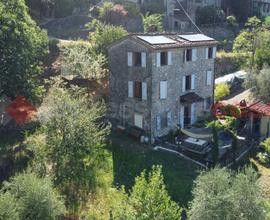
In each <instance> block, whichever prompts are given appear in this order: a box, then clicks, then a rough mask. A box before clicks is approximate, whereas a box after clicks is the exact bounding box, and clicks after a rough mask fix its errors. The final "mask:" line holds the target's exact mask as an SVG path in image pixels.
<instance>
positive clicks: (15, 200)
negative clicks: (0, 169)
mask: <svg viewBox="0 0 270 220" xmlns="http://www.w3.org/2000/svg"><path fill="white" fill-rule="evenodd" d="M3 199H5V200H3ZM11 203H12V204H11ZM3 205H4V206H3ZM4 208H6V209H4ZM0 212H1V213H0V216H5V215H9V216H7V218H1V219H8V218H10V219H22V220H23V219H29V220H36V219H44V220H54V219H58V218H59V217H61V216H63V215H64V213H65V206H64V203H63V200H62V198H61V197H60V196H59V194H58V193H57V192H56V191H55V189H54V188H53V185H52V182H51V181H50V180H49V179H47V178H43V179H41V178H38V177H37V176H36V175H35V174H31V173H23V174H19V175H17V176H15V177H13V178H12V179H11V180H10V181H9V182H5V183H4V186H3V188H2V191H1V195H0ZM18 216H19V218H18Z"/></svg>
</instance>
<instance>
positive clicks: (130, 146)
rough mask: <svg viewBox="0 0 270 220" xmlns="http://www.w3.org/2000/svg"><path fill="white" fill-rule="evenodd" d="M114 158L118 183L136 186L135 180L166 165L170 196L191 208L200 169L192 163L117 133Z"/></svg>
mask: <svg viewBox="0 0 270 220" xmlns="http://www.w3.org/2000/svg"><path fill="white" fill-rule="evenodd" d="M111 140H112V146H111V151H112V156H113V172H114V184H115V185H116V186H121V185H125V186H126V187H127V188H128V189H130V187H132V186H133V184H134V179H135V177H136V176H138V175H139V174H140V173H141V171H142V170H144V169H146V170H149V169H151V167H152V166H153V165H162V167H163V174H164V177H165V183H166V186H167V190H168V191H169V194H170V196H171V197H172V198H173V200H175V201H176V202H178V203H179V204H180V205H181V206H187V204H188V202H189V201H190V200H191V189H192V185H193V181H194V180H195V179H196V177H197V175H198V173H199V168H198V167H197V166H195V165H194V164H191V163H190V162H189V161H187V160H184V159H182V158H180V157H178V156H176V155H174V154H171V153H167V152H164V151H153V150H152V149H150V148H149V147H147V146H143V145H141V144H139V143H138V142H136V141H133V140H132V139H130V138H128V137H126V136H124V135H120V134H113V135H112V137H111Z"/></svg>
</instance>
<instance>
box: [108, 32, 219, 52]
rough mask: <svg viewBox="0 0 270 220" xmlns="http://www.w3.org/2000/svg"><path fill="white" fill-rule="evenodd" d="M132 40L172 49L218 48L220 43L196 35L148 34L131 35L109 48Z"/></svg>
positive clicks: (157, 47)
mask: <svg viewBox="0 0 270 220" xmlns="http://www.w3.org/2000/svg"><path fill="white" fill-rule="evenodd" d="M126 39H131V40H134V41H136V42H137V43H140V44H142V45H145V46H146V47H148V48H151V49H154V50H158V49H170V48H185V47H197V46H212V45H213V46H216V45H217V44H218V42H217V41H216V40H214V39H213V38H209V37H207V36H206V35H203V34H194V33H184V34H183V33H147V34H131V35H128V36H126V37H124V38H122V39H120V40H118V41H115V42H114V43H112V44H111V45H110V46H109V48H111V47H113V46H115V45H117V44H119V43H120V42H122V41H123V40H126Z"/></svg>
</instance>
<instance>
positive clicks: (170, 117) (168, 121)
mask: <svg viewBox="0 0 270 220" xmlns="http://www.w3.org/2000/svg"><path fill="white" fill-rule="evenodd" d="M167 126H168V127H171V126H172V112H171V111H169V112H167Z"/></svg>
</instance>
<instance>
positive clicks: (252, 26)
mask: <svg viewBox="0 0 270 220" xmlns="http://www.w3.org/2000/svg"><path fill="white" fill-rule="evenodd" d="M269 50H270V34H269V32H268V31H267V29H266V28H265V26H264V25H263V22H262V21H261V20H259V19H258V18H257V17H251V18H249V19H248V21H247V23H246V24H245V29H244V30H242V31H241V32H240V34H239V35H238V36H237V37H236V39H235V41H234V45H233V51H234V53H238V54H245V56H247V61H246V63H247V64H249V67H250V69H251V68H256V69H261V68H262V67H263V65H264V64H265V63H266V64H270V59H269Z"/></svg>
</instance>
